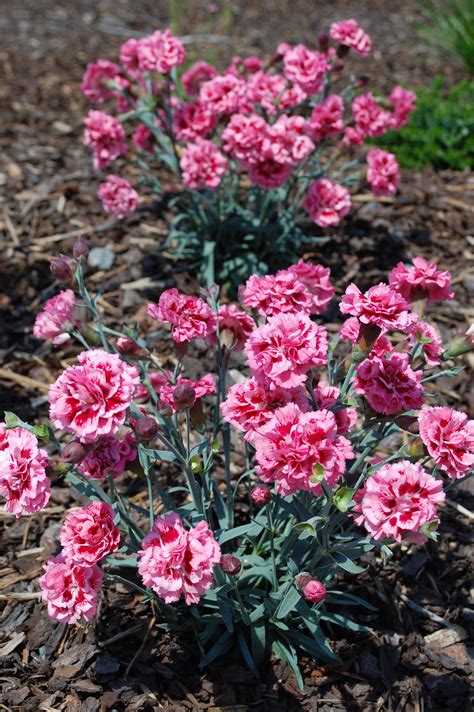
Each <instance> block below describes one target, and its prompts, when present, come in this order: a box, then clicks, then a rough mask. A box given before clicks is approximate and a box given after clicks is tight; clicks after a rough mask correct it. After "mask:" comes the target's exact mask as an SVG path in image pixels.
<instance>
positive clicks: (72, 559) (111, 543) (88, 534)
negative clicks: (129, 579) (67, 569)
mask: <svg viewBox="0 0 474 712" xmlns="http://www.w3.org/2000/svg"><path fill="white" fill-rule="evenodd" d="M114 517H115V514H114V510H113V509H112V507H111V506H110V504H107V502H92V504H90V505H89V506H88V507H81V508H80V509H73V510H72V511H71V512H69V514H68V515H67V517H66V519H65V520H64V523H63V526H62V528H61V533H60V536H59V539H60V541H61V546H62V547H63V550H62V555H63V556H64V558H65V559H66V561H67V562H68V563H71V564H75V565H76V566H93V564H97V562H98V561H100V560H101V559H103V558H104V557H105V556H108V555H109V554H112V553H113V552H114V551H117V549H118V548H119V546H120V531H119V529H118V527H117V526H115V524H114Z"/></svg>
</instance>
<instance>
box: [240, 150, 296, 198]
mask: <svg viewBox="0 0 474 712" xmlns="http://www.w3.org/2000/svg"><path fill="white" fill-rule="evenodd" d="M291 171H292V166H291V165H288V164H286V163H280V162H279V161H277V160H276V159H275V158H272V157H271V156H270V157H266V158H263V159H261V160H259V161H257V162H256V163H254V164H252V165H251V166H250V168H249V180H250V181H251V182H252V183H254V184H255V185H258V186H260V188H265V189H267V190H269V189H271V188H280V187H281V186H282V185H284V184H285V183H286V181H287V180H288V178H289V176H290V174H291Z"/></svg>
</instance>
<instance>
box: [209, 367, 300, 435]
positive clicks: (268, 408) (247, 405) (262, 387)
mask: <svg viewBox="0 0 474 712" xmlns="http://www.w3.org/2000/svg"><path fill="white" fill-rule="evenodd" d="M287 403H295V404H296V405H297V406H298V407H299V408H300V410H301V411H307V410H309V404H308V398H307V396H306V392H305V390H304V388H302V387H301V386H300V387H298V388H292V389H290V390H287V389H286V388H281V387H279V386H275V385H273V384H271V383H265V382H263V381H257V380H256V379H255V378H251V379H250V380H248V381H244V382H243V383H236V384H234V385H233V386H231V387H230V388H229V390H228V391H227V398H226V399H225V401H224V402H223V403H222V404H221V411H222V416H223V418H224V420H225V421H226V423H230V424H231V425H233V426H234V428H237V430H241V431H243V432H244V433H245V435H244V439H245V440H247V441H249V442H251V441H252V440H253V439H254V438H255V435H256V434H257V433H258V432H259V431H260V430H262V429H264V427H265V426H266V425H267V424H268V422H269V421H270V420H271V418H272V417H273V414H274V412H275V411H276V410H277V409H278V408H281V407H282V406H284V405H286V404H287Z"/></svg>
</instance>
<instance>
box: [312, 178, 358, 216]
mask: <svg viewBox="0 0 474 712" xmlns="http://www.w3.org/2000/svg"><path fill="white" fill-rule="evenodd" d="M303 207H304V209H305V210H306V212H307V213H308V214H309V217H310V218H311V220H313V222H315V223H316V225H319V226H320V227H330V226H332V225H339V223H340V222H341V220H342V218H343V217H344V216H345V215H347V213H348V212H349V210H350V208H351V196H350V194H349V191H348V190H347V188H344V187H343V186H342V185H339V184H338V183H335V182H334V181H333V180H331V179H330V178H322V179H321V180H315V181H313V182H312V183H310V184H309V186H308V191H307V193H306V198H305V200H304V203H303Z"/></svg>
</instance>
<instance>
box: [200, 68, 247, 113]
mask: <svg viewBox="0 0 474 712" xmlns="http://www.w3.org/2000/svg"><path fill="white" fill-rule="evenodd" d="M199 98H200V99H201V101H202V102H203V103H204V104H205V105H206V106H207V107H208V109H209V111H211V112H212V113H213V114H226V115H230V114H235V113H237V112H239V111H249V110H250V109H251V103H250V101H249V100H248V97H247V86H246V83H245V81H244V80H243V79H240V78H239V77H236V76H234V75H233V74H224V75H218V76H216V77H213V78H212V79H210V80H209V81H207V82H204V83H203V84H202V85H201V88H200V90H199Z"/></svg>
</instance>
